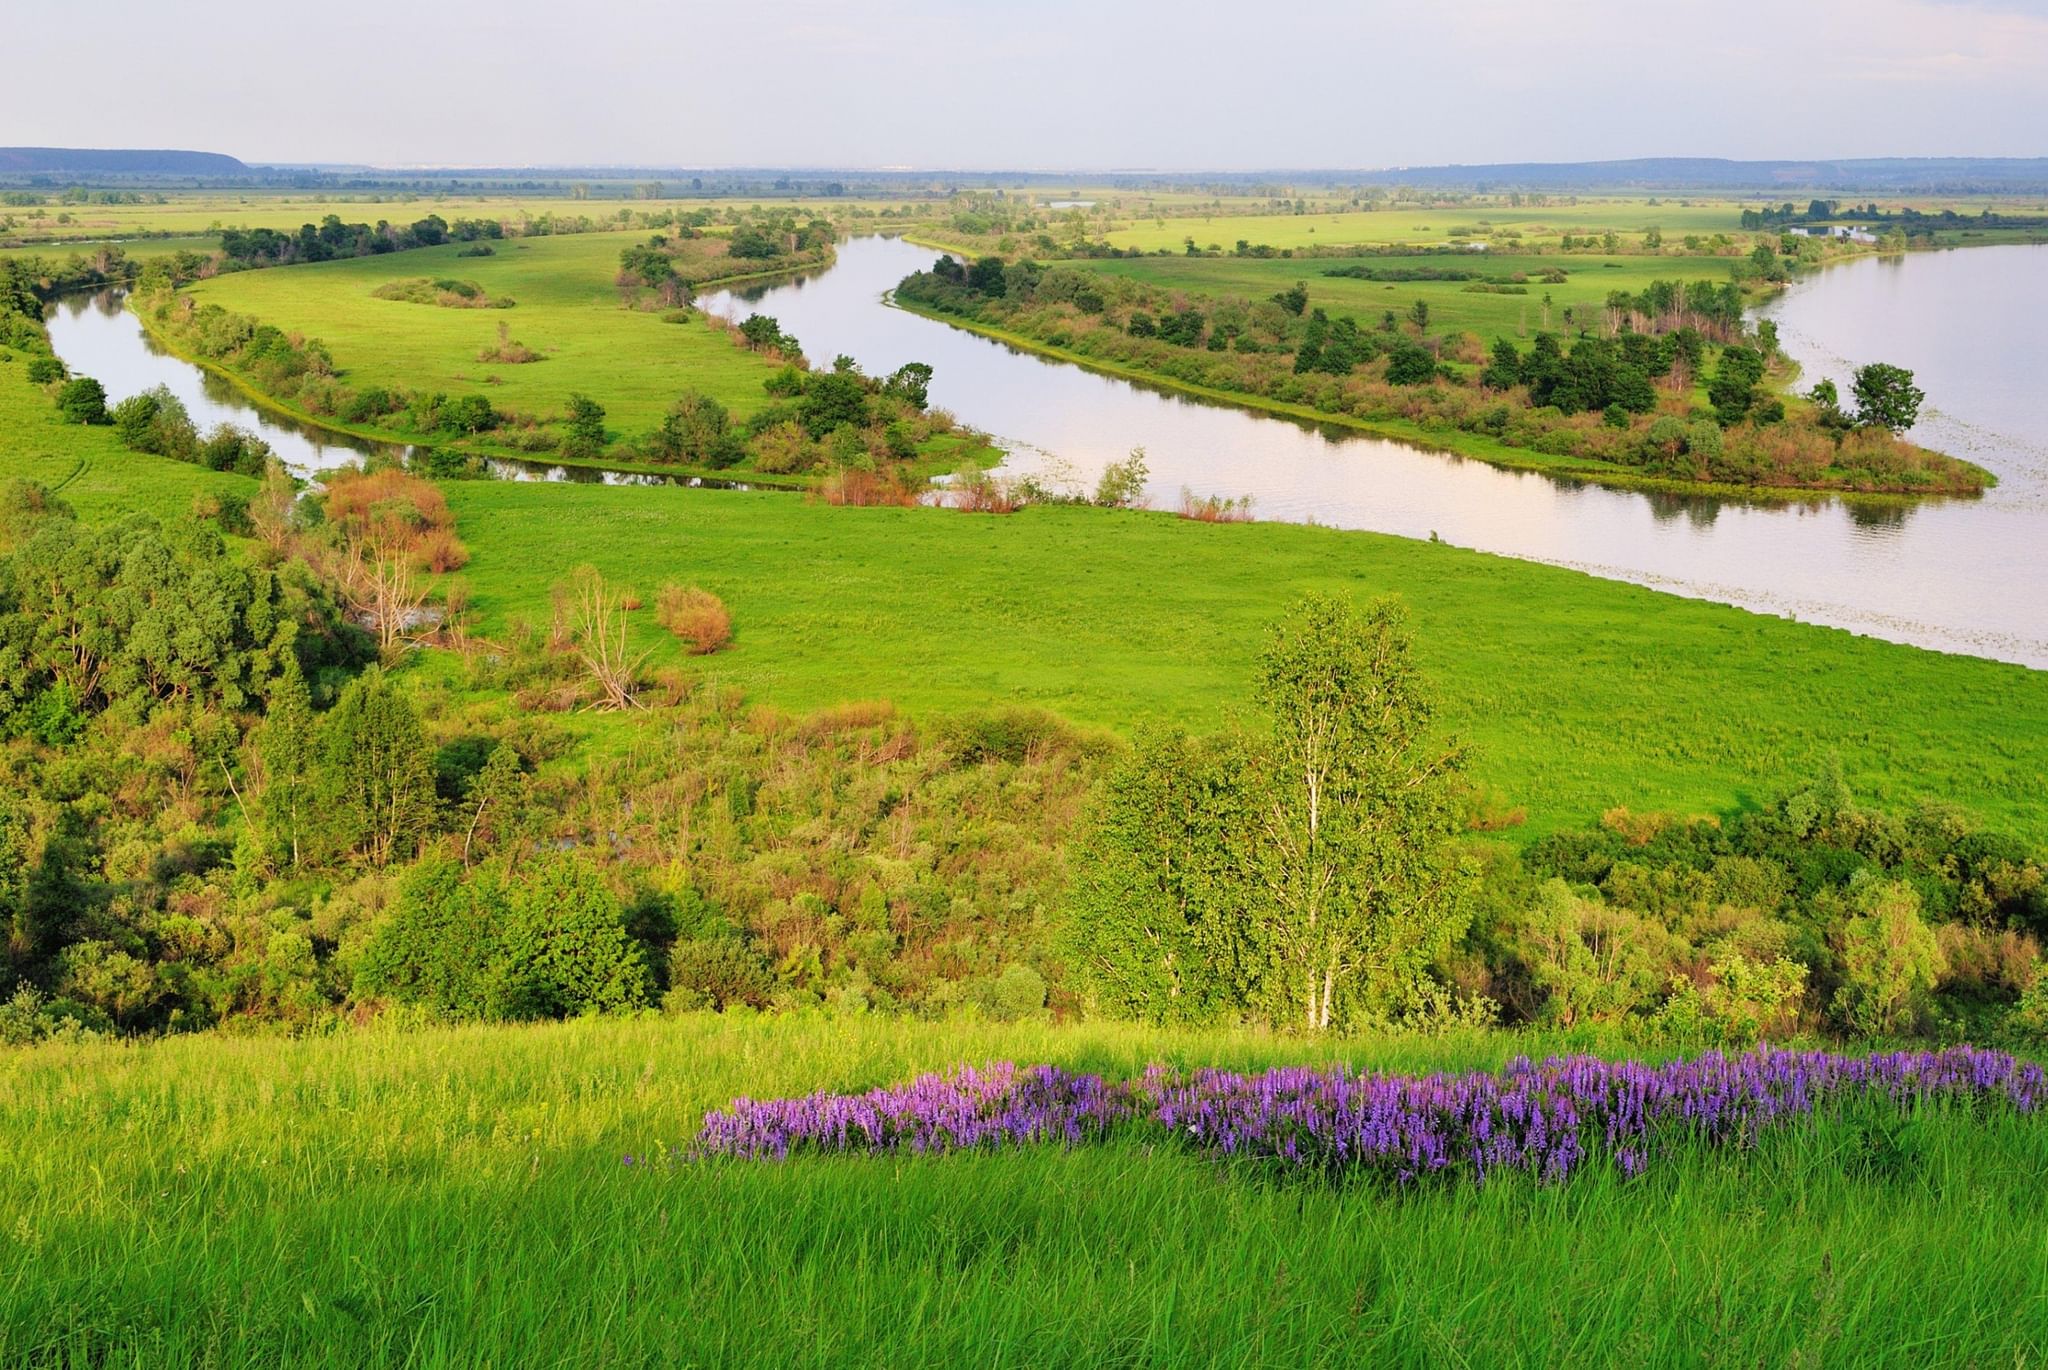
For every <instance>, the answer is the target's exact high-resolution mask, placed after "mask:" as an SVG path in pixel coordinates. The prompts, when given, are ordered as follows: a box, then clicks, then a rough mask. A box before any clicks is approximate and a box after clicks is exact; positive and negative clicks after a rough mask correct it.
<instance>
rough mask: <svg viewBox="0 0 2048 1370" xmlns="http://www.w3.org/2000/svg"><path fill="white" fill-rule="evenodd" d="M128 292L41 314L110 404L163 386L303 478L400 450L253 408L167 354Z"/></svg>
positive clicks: (201, 418)
mask: <svg viewBox="0 0 2048 1370" xmlns="http://www.w3.org/2000/svg"><path fill="white" fill-rule="evenodd" d="M125 300H126V292H124V291H121V290H118V289H116V290H101V291H97V292H95V293H93V294H89V295H83V294H82V295H69V296H66V297H64V298H62V299H60V300H58V301H56V302H55V303H54V304H52V305H51V306H50V307H49V308H48V309H47V310H46V311H45V314H44V323H45V324H46V325H47V326H48V328H49V330H50V342H51V345H52V346H53V347H54V348H55V349H56V352H57V355H58V356H59V357H61V358H63V359H64V364H65V365H66V366H68V367H70V368H71V370H72V371H73V372H75V373H77V374H79V375H83V376H91V377H92V378H93V379H94V380H97V381H98V382H99V383H100V384H101V385H104V386H105V387H106V388H107V402H108V404H109V405H113V404H118V403H120V402H121V401H122V400H125V399H127V398H129V397H130V396H131V395H139V394H141V393H142V392H143V391H145V390H152V389H155V388H156V387H157V386H164V387H166V388H168V389H169V390H170V392H171V393H172V394H173V395H176V396H177V397H178V399H179V401H180V402H181V403H183V404H184V406H185V408H186V409H187V410H188V411H189V412H190V413H191V415H192V422H193V423H195V424H197V425H198V426H199V428H200V429H201V431H204V430H206V429H209V428H212V427H213V426H214V425H216V424H222V423H231V424H234V425H235V426H237V427H239V428H247V429H250V430H252V431H253V432H255V433H256V434H257V435H258V436H260V437H261V438H262V439H263V440H264V441H265V442H267V443H269V444H270V446H271V448H272V450H274V451H275V452H276V453H277V455H278V458H279V460H281V461H283V462H284V464H285V465H286V466H288V467H290V468H291V469H292V470H293V471H295V472H297V473H299V474H301V475H307V474H312V473H316V472H320V471H328V470H332V469H333V468H335V467H337V466H345V465H347V464H349V463H351V462H355V461H360V460H361V459H362V458H363V457H365V456H368V455H370V454H372V453H377V452H383V453H389V454H400V453H401V452H402V450H403V449H400V448H394V447H391V446H389V445H386V444H383V443H375V442H369V441H366V440H364V439H361V438H353V437H349V436H347V435H346V434H339V433H331V432H328V431H326V430H325V429H320V428H314V427H311V426H309V425H304V424H300V423H296V422H294V421H292V420H291V419H288V418H285V417H283V416H281V415H278V414H274V413H271V412H270V411H268V410H265V409H260V408H258V407H257V406H256V405H255V403H254V402H252V401H251V400H249V399H248V398H247V397H246V396H244V395H243V394H242V393H241V392H240V391H238V390H236V389H235V387H234V386H233V385H232V384H230V383H229V382H228V381H227V380H225V379H223V378H222V377H220V376H218V375H215V374H214V373H212V372H210V371H204V370H201V369H200V368H199V367H196V366H193V365H192V364H191V363H189V362H185V361H181V360H180V359H178V358H177V357H174V356H172V355H171V354H170V353H168V352H166V351H164V350H163V349H162V348H161V347H159V346H157V345H156V343H155V342H154V341H153V340H152V339H151V338H150V337H149V335H148V334H147V333H145V332H144V331H143V328H142V323H141V321H140V320H139V319H137V318H136V317H135V316H134V315H133V314H131V313H129V312H128V310H127V309H126V308H125V307H124V302H125Z"/></svg>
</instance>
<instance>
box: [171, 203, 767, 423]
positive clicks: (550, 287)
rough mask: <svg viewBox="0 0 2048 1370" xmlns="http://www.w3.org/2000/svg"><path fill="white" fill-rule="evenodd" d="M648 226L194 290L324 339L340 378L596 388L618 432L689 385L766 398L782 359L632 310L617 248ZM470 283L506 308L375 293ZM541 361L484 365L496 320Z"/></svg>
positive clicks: (253, 276)
mask: <svg viewBox="0 0 2048 1370" xmlns="http://www.w3.org/2000/svg"><path fill="white" fill-rule="evenodd" d="M645 239H646V235H645V234H644V233H582V234H573V235H569V236H564V237H542V238H522V239H517V240H513V241H509V242H502V243H499V244H496V249H497V250H496V254H495V255H493V256H489V257H460V256H457V255H456V254H457V253H458V252H459V251H460V250H461V249H460V248H459V247H458V246H456V245H452V244H451V245H449V246H445V247H434V248H423V249H420V250H417V251H413V252H401V253H392V254H389V255H387V256H381V257H358V258H352V259H349V260H346V261H335V262H317V263H313V264H311V265H306V266H293V267H287V268H283V269H280V270H269V271H245V272H237V273H233V274H230V275H226V276H219V277H215V278H214V279H212V280H210V281H202V282H199V283H198V284H196V285H193V286H191V287H190V288H189V290H190V293H191V295H192V296H193V297H194V298H196V299H198V300H199V301H200V302H201V303H204V304H218V305H221V306H223V307H225V308H227V309H230V310H233V311H235V312H237V313H242V314H251V315H254V316H255V317H257V318H258V319H261V320H263V321H264V322H265V323H273V324H276V325H277V326H279V327H280V328H284V329H287V330H293V331H298V332H302V333H305V334H307V335H309V336H312V337H317V338H319V339H321V340H322V341H324V342H325V343H326V344H327V345H328V348H329V349H330V350H331V351H332V352H333V354H334V359H335V364H336V366H337V367H338V369H339V371H340V373H341V377H342V379H343V380H344V381H345V382H347V383H348V384H349V385H351V386H353V387H356V388H361V387H364V386H372V385H381V386H386V387H403V388H407V389H441V390H445V391H447V392H448V393H450V394H464V393H471V392H477V393H483V394H487V395H489V396H490V398H491V402H492V403H493V404H494V405H496V406H497V407H498V408H500V409H506V410H516V411H521V412H526V413H533V414H542V415H545V414H553V413H556V412H559V411H560V410H562V409H563V408H564V407H565V406H566V404H567V402H568V399H569V396H570V395H571V394H572V393H575V392H581V393H584V394H588V395H591V396H593V397H595V398H596V399H597V400H598V401H599V402H600V403H601V404H603V405H604V406H605V409H606V410H607V411H608V419H607V422H608V424H609V426H610V427H612V428H613V429H614V430H615V431H619V432H623V433H625V434H628V435H635V436H637V435H638V434H639V433H641V432H644V431H645V430H647V429H650V428H652V427H653V426H654V424H655V422H656V421H657V420H658V419H659V418H660V417H661V415H662V414H663V413H665V412H666V411H667V409H668V407H669V406H670V405H671V404H673V403H674V402H675V399H676V397H677V396H678V395H680V394H681V393H682V392H683V391H684V390H686V389H695V390H697V391H699V392H701V393H704V394H708V395H712V396H714V397H715V398H717V399H718V400H719V401H720V402H721V403H722V404H724V405H725V406H726V407H727V408H728V409H731V410H732V411H733V412H734V413H735V414H737V415H741V416H744V415H746V414H750V413H752V412H753V411H754V410H756V409H758V408H760V407H761V406H762V405H763V404H765V403H766V402H767V395H766V394H765V392H764V391H763V390H762V388H761V383H762V381H763V380H765V379H766V378H767V377H769V376H770V375H772V374H774V372H775V370H776V369H777V368H776V365H775V364H771V363H770V362H768V361H767V360H765V359H764V358H762V357H761V356H759V355H758V354H755V353H751V352H748V351H746V350H745V349H744V348H741V347H739V346H736V345H735V344H734V342H733V341H732V340H731V339H730V338H729V337H728V336H727V335H726V334H724V333H720V332H716V331H714V330H713V329H711V328H710V327H709V326H708V325H707V324H706V323H705V322H704V321H703V320H702V319H693V320H692V321H690V322H686V323H667V322H664V321H663V319H662V315H661V313H659V312H646V311H640V310H633V309H628V308H624V307H622V306H621V304H620V302H619V291H618V288H617V286H615V285H614V284H613V277H614V276H616V275H617V274H618V269H619V249H620V248H622V247H625V246H628V245H629V244H632V243H636V242H642V241H645ZM419 276H427V277H454V278H459V279H462V280H468V281H475V282H476V283H477V284H478V285H481V286H483V287H484V289H485V290H486V291H488V292H489V293H490V295H491V296H492V297H493V298H502V297H510V298H511V299H512V300H513V301H515V305H514V307H513V308H511V309H444V308H439V307H436V306H434V305H421V304H410V303H406V302H404V301H399V300H380V299H377V298H376V297H375V296H374V295H373V294H372V293H371V292H372V291H374V290H375V289H376V288H377V287H378V286H380V285H383V284H385V283H386V282H390V281H402V280H407V279H410V278H413V277H419ZM500 324H503V325H504V326H505V327H506V328H507V329H508V330H509V331H510V334H511V337H512V338H513V339H514V340H515V341H517V342H520V343H524V344H525V345H526V346H527V347H529V348H532V349H534V350H535V351H538V352H540V353H542V354H544V356H545V358H546V359H545V360H543V361H538V362H530V363H526V364H523V365H516V366H504V365H496V364H486V363H483V362H479V361H478V360H477V354H478V352H479V351H481V350H482V349H484V348H486V347H490V346H493V345H495V343H496V342H497V337H498V326H499V325H500Z"/></svg>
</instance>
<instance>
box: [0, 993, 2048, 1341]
mask: <svg viewBox="0 0 2048 1370" xmlns="http://www.w3.org/2000/svg"><path fill="white" fill-rule="evenodd" d="M1544 1047H1545V1044H1543V1043H1539V1042H1530V1041H1526V1040H1523V1039H1518V1038H1510V1037H1506V1036H1502V1037H1496V1038H1493V1039H1490V1040H1487V1041H1484V1042H1456V1041H1453V1042H1442V1043H1435V1044H1431V1043H1425V1042H1413V1041H1411V1042H1403V1043H1384V1042H1383V1043H1359V1042H1354V1043H1318V1044H1314V1045H1305V1044H1302V1043H1298V1042H1288V1041H1285V1040H1278V1039H1270V1038H1266V1039H1262V1038H1255V1037H1247V1036H1241V1035H1235V1036H1232V1035H1206V1036H1197V1035H1192V1034H1181V1035H1178V1036H1173V1037H1165V1036H1161V1035H1159V1034H1154V1033H1148V1032H1145V1031H1142V1030H1137V1029H1130V1028H1120V1027H1114V1026H1090V1027H1085V1028H1069V1029H1044V1028H1035V1027H1011V1028H997V1027H975V1026H971V1025H965V1024H958V1023H953V1024H916V1023H908V1022H894V1021H883V1020H867V1021H856V1022H848V1021H827V1020H817V1021H803V1020H781V1021H768V1020H752V1021H748V1020H739V1021H732V1020H727V1021H719V1020H716V1019H711V1018H688V1019H682V1020H674V1019H671V1020H666V1021H663V1020H641V1021H632V1022H608V1023H607V1022H583V1023H574V1024H567V1025H561V1026H551V1027H533V1028H495V1029H466V1030H458V1031H447V1030H437V1031H430V1032H422V1033H416V1034H410V1035H396V1034H386V1033H364V1034H355V1035H350V1036H344V1037H338V1038H328V1039H319V1040H303V1041H278V1040H268V1039H259V1040H244V1041H237V1040H233V1039H226V1038H221V1037H205V1038H185V1039H172V1040H168V1041H163V1042H158V1043H153V1044H148V1045H143V1046H126V1047H55V1048H44V1049H40V1050H37V1051H35V1052H26V1053H10V1054H6V1055H0V1154H5V1155H7V1156H9V1157H11V1158H13V1163H12V1164H10V1165H9V1166H7V1167H5V1168H0V1212H5V1213H7V1214H8V1220H7V1225H6V1228H5V1230H4V1233H0V1244H4V1247H5V1250H6V1253H7V1254H6V1257H5V1261H4V1264H0V1272H4V1273H0V1360H5V1361H7V1362H9V1363H29V1362H49V1363H57V1362H59V1361H68V1362H69V1363H90V1364H108V1365H124V1366H125V1365H151V1366H172V1365H183V1364H188V1363H193V1362H202V1361H203V1362H206V1363H213V1364H246V1365H253V1364H279V1363H306V1362H318V1363H329V1364H347V1365H352V1366H356V1365H380V1364H390V1363H397V1362H401V1361H406V1362H413V1363H417V1362H426V1363H433V1364H442V1363H459V1364H500V1365H596V1364H633V1365H638V1364H663V1365H679V1364H707V1365H739V1364H749V1365H752V1364H762V1365H768V1364H775V1365H789V1364H850V1363H859V1364H877V1365H880V1364H940V1363H944V1364H974V1365H1048V1364H1060V1365H1065V1364H1075V1365H1081V1364H1086V1365H1103V1364H1154V1363H1179V1362H1184V1361H1185V1362H1195V1363H1207V1362H1220V1363H1229V1364H1272V1365H1278V1364H1309V1363H1317V1364H1322V1363H1329V1364H1352V1363H1361V1362H1377V1361H1386V1362H1390V1363H1398V1364H1506V1363H1515V1364H1607V1363H1613V1364H1632V1365H1639V1364H1701V1363H1706V1362H1708V1361H1713V1362H1715V1363H1723V1362H1725V1363H1729V1364H1772V1365H1781V1364H1792V1363H1804V1364H1813V1363H1829V1362H1832V1361H1835V1360H1843V1359H1851V1360H1861V1359H1866V1358H1875V1357H1882V1356H1884V1355H1886V1354H1888V1353H1889V1354H1893V1355H1897V1356H1899V1357H1900V1358H1901V1360H1902V1363H1904V1362H1908V1361H1910V1362H1911V1363H1917V1364H1931V1363H1943V1364H1961V1363H1969V1362H1975V1363H1980V1364H1994V1363H1995V1364H2010V1363H2014V1361H2015V1357H2017V1358H2018V1359H2019V1360H2022V1361H2029V1362H2030V1361H2031V1360H2033V1359H2036V1358H2038V1357H2039V1355H2040V1354H2041V1353H2042V1351H2043V1350H2044V1349H2048V1347H2044V1341H2048V1228H2044V1227H2043V1225H2042V1224H2041V1223H2040V1221H2039V1218H2038V1202H2037V1193H2036V1190H2037V1184H2036V1181H2037V1179H2038V1177H2039V1176H2040V1175H2041V1174H2042V1173H2043V1170H2044V1168H2048V1120H2043V1119H2041V1118H2038V1117H2037V1118H2034V1119H2027V1120H2012V1119H2005V1120H2001V1121H1997V1122H1991V1123H1984V1122H1976V1121H1971V1120H1969V1119H1966V1118H1961V1117H1957V1116H1955V1115H1952V1114H1946V1113H1935V1114H1926V1115H1922V1116H1921V1117H1920V1118H1919V1119H1917V1120H1916V1121H1914V1122H1913V1123H1912V1124H1910V1125H1908V1126H1907V1127H1906V1128H1905V1129H1904V1130H1903V1131H1901V1132H1898V1133H1896V1134H1893V1135H1892V1136H1891V1137H1890V1138H1889V1140H1887V1139H1886V1137H1885V1135H1884V1134H1882V1133H1879V1134H1877V1143H1876V1145H1874V1146H1873V1145H1872V1144H1871V1141H1870V1140H1869V1139H1870V1138H1871V1137H1872V1133H1871V1132H1870V1131H1868V1130H1866V1128H1865V1127H1861V1126H1858V1125H1856V1124H1855V1123H1851V1122H1836V1123H1832V1124H1829V1125H1823V1126H1821V1127H1818V1128H1815V1129H1812V1130H1809V1131H1805V1132H1801V1133H1794V1134H1789V1135H1781V1136H1774V1137H1772V1138H1770V1139H1768V1140H1767V1141H1766V1142H1765V1144H1764V1145H1763V1146H1761V1147H1760V1148H1758V1149H1757V1150H1755V1151H1753V1152H1749V1153H1720V1154H1713V1155H1702V1154H1696V1153H1695V1154H1684V1153H1681V1154H1679V1155H1677V1156H1675V1157H1671V1158H1669V1159H1667V1160H1665V1161H1662V1162H1660V1163H1659V1164H1658V1165H1657V1166H1655V1167H1653V1168H1652V1170H1651V1171H1650V1172H1649V1173H1648V1174H1647V1175H1646V1176H1644V1177H1643V1178H1642V1179H1641V1180H1639V1181H1636V1182H1634V1183H1631V1184H1627V1185H1623V1184H1620V1183H1618V1182H1616V1181H1615V1180H1614V1179H1613V1178H1612V1177H1611V1174H1608V1173H1606V1172H1594V1173H1589V1174H1588V1175H1586V1176H1585V1177H1584V1178H1582V1179H1580V1180H1578V1181H1575V1182H1573V1183H1572V1184H1570V1185H1568V1186H1564V1187H1560V1188H1551V1189H1541V1188H1536V1187H1533V1186H1531V1185H1530V1184H1528V1183H1526V1182H1524V1181H1520V1180H1516V1179H1509V1180H1506V1181H1504V1182H1501V1183H1498V1184H1496V1185H1494V1186H1491V1187H1489V1188H1488V1189H1486V1190H1485V1191H1482V1192H1473V1191H1470V1190H1468V1189H1463V1188H1454V1189H1446V1190H1433V1191H1424V1192H1420V1193H1413V1194H1407V1195H1391V1194H1387V1193H1385V1192H1382V1191H1380V1190H1377V1189H1374V1188H1372V1187H1369V1186H1362V1185H1361V1186H1353V1187H1342V1186H1334V1185H1330V1184H1327V1183H1323V1182H1319V1181H1313V1180H1298V1181H1281V1180H1274V1179H1270V1178H1264V1177H1261V1176H1260V1175H1258V1174H1254V1173H1248V1172H1246V1171H1244V1170H1242V1169H1235V1168H1230V1167H1218V1166H1214V1165H1211V1164H1209V1163H1207V1162H1205V1161H1202V1160H1200V1159H1197V1158H1195V1157H1193V1156H1190V1155H1186V1154H1183V1153H1180V1152H1177V1151H1174V1150H1170V1149H1169V1150H1159V1151H1154V1150H1151V1149H1149V1148H1145V1147H1143V1146H1141V1145H1140V1144H1138V1143H1137V1142H1135V1141H1128V1142H1124V1143H1115V1144H1111V1145H1108V1146H1103V1147H1098V1148H1096V1149H1093V1150H1087V1151H1079V1152H1072V1153H1062V1152H1059V1151H1056V1150H1048V1151H1043V1152H1038V1151H1033V1152H1025V1153H1013V1154H1010V1155H1004V1156H975V1157H952V1158H928V1159H923V1160H919V1159H913V1158H905V1159H902V1160H897V1161H866V1160H860V1159H847V1160H840V1161H817V1160H810V1161H798V1162H795V1163H792V1164H788V1165H746V1164H737V1165H717V1166H691V1165H673V1164H656V1165H654V1166H652V1167H649V1166H644V1165H633V1166H628V1165H626V1164H624V1163H623V1159H622V1158H624V1157H625V1156H628V1155H630V1156H633V1157H635V1158H636V1159H640V1158H647V1157H649V1156H651V1155H652V1156H658V1155H659V1154H660V1151H661V1148H662V1147H664V1146H673V1145H676V1144H679V1143H683V1142H686V1141H687V1140H688V1138H689V1137H690V1136H691V1134H692V1133H693V1131H694V1129H695V1127H696V1124H697V1121H698V1119H699V1118H700V1117H701V1115H702V1113H703V1111H704V1110H705V1109H706V1108H707V1107H711V1106H714V1105H717V1104H721V1103H723V1102H724V1101H725V1100H726V1099H728V1098H729V1097H730V1096H732V1095H733V1094H735V1093H739V1092H746V1093H751V1094H755V1095H757V1096H758V1095H768V1094H779V1093H784V1092H800V1091H804V1090H809V1089H814V1088H859V1087H866V1086H870V1085H874V1084H878V1083H882V1082H886V1081H889V1080H894V1079H898V1078H901V1077H904V1076H906V1075H908V1074H911V1073H913V1072H915V1071H917V1070H921V1069H927V1068H939V1067H943V1066H946V1065H949V1064H952V1063H954V1062H957V1061H961V1060H966V1061H983V1060H987V1059H991V1058H1004V1057H1007V1058H1014V1059H1020V1060H1050V1061H1055V1062H1059V1063H1062V1064H1067V1065H1071V1066H1075V1067H1080V1068H1088V1069H1101V1070H1110V1071H1117V1072H1125V1071H1134V1070H1136V1069H1137V1068H1139V1067H1141V1066H1142V1065H1143V1064H1144V1063H1145V1062H1147V1061H1150V1060H1153V1059H1167V1060H1172V1061H1177V1062H1181V1063H1217V1064H1223V1065H1231V1066H1238V1067H1258V1066H1264V1065H1269V1064H1274V1063H1277V1062H1280V1061H1283V1060H1302V1059H1308V1058H1314V1057H1322V1056H1330V1055H1334V1056H1339V1057H1343V1058H1346V1059H1350V1060H1352V1061H1354V1062H1355V1063H1358V1064H1360V1065H1369V1066H1381V1067H1387V1068H1397V1069H1410V1070H1412V1069H1418V1068H1434V1067H1454V1068H1456V1067H1470V1066H1485V1067H1492V1066H1495V1065H1497V1064H1499V1063H1500V1061H1501V1060H1502V1059H1503V1058H1504V1057H1506V1056H1508V1055H1511V1054H1513V1053H1515V1052H1517V1051H1522V1050H1529V1049H1535V1050H1542V1049H1544ZM2029 1352H2031V1353H2032V1354H2031V1355H2029V1354H2028V1353H2029Z"/></svg>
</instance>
